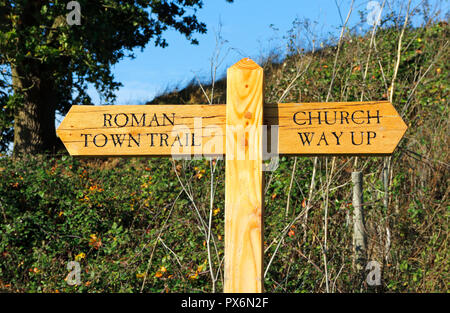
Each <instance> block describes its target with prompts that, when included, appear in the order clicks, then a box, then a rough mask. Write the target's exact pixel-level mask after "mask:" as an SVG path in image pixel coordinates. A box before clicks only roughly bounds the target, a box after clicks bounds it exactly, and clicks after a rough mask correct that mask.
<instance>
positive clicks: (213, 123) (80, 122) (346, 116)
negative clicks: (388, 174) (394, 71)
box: [57, 101, 407, 156]
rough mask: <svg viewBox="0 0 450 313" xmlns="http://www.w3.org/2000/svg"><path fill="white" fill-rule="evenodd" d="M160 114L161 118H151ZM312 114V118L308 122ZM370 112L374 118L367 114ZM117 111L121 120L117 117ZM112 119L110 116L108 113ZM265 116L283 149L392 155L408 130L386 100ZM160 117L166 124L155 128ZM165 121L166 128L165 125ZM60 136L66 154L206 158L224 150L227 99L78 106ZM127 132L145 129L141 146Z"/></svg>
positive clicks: (299, 107) (288, 107)
mask: <svg viewBox="0 0 450 313" xmlns="http://www.w3.org/2000/svg"><path fill="white" fill-rule="evenodd" d="M368 112H369V113H368ZM144 113H145V114H146V124H147V125H146V126H144V127H142V126H139V125H137V124H138V123H137V122H138V121H141V120H140V119H141V118H142V114H144ZM164 113H165V114H168V117H172V116H173V115H172V114H175V117H174V124H175V126H176V127H179V128H180V131H174V125H171V124H170V123H168V121H167V119H165V118H164V116H163V114H164ZM105 114H110V115H111V126H110V125H109V124H107V126H108V127H105ZM123 114H125V115H127V116H128V118H129V121H128V124H127V125H126V126H125V127H120V126H122V125H123V124H124V122H125V121H126V118H125V115H123ZM133 114H134V117H133ZM155 114H156V120H153V121H152V119H153V118H154V116H155ZM309 114H311V118H312V119H311V123H310V120H309ZM319 114H320V118H321V121H320V124H319V120H318V117H319ZM367 114H369V116H371V117H372V118H370V119H368V118H367ZM116 116H117V122H118V124H115V123H114V118H115V117H116ZM352 116H353V119H352ZM373 116H376V117H377V118H373ZM107 117H108V118H109V115H108V116H107ZM200 117H201V123H199V122H198V121H197V122H195V118H200ZM294 117H295V120H294ZM263 121H264V124H265V125H269V126H272V125H279V128H278V144H277V149H278V153H279V154H281V155H340V154H342V155H387V154H391V153H392V152H393V151H394V149H395V147H396V146H397V145H398V143H399V141H400V139H401V138H402V136H403V135H404V133H405V131H406V129H407V126H406V124H405V123H404V122H403V120H402V118H401V117H400V116H399V114H398V113H397V111H396V110H395V108H394V107H393V106H392V104H391V103H390V102H389V101H369V102H329V103H280V104H275V105H269V104H267V105H264V119H263ZM156 122H158V123H159V124H160V125H161V126H157V123H156ZM164 122H166V125H165V126H164V125H162V124H163V123H164ZM368 122H370V124H369V123H368ZM150 124H151V126H150ZM299 124H301V125H299ZM310 124H311V125H310ZM141 125H142V123H141ZM172 131H174V133H172ZM187 132H189V133H190V134H191V135H190V136H191V137H190V138H189V139H190V140H188V141H189V142H188V145H187V146H186V137H185V135H184V136H183V134H186V133H187ZM352 132H353V133H352ZM361 132H362V133H361ZM148 133H162V134H167V135H168V138H167V145H166V141H163V142H162V145H161V139H164V138H165V135H164V137H163V138H161V136H159V135H153V137H154V138H153V139H154V142H153V146H152V145H151V139H152V138H151V135H146V134H148ZM299 133H301V134H299ZM313 133H314V134H313ZM333 133H334V134H333ZM57 134H58V136H59V137H60V138H61V140H62V141H63V142H64V144H65V146H66V148H67V150H68V151H69V153H70V154H71V155H78V156H90V155H99V156H121V155H150V156H151V155H153V156H158V155H192V154H198V153H200V154H203V155H205V156H207V155H224V154H225V149H226V148H225V134H226V106H225V105H224V104H218V105H212V106H211V105H124V106H122V105H120V106H119V105H117V106H73V107H72V108H71V110H70V111H69V113H68V114H67V116H66V118H65V119H64V120H63V122H62V123H61V125H60V126H59V128H58V130H57ZM82 134H92V136H89V138H88V140H90V141H89V142H88V145H87V146H86V142H85V139H86V137H84V136H82ZM95 134H105V135H106V136H107V138H108V142H107V143H106V144H105V146H104V147H101V146H102V145H103V140H102V139H104V137H103V136H101V135H99V136H98V137H97V139H96V143H97V145H98V146H96V145H95V144H94V142H93V136H94V135H95ZM128 134H131V135H132V136H134V137H136V136H137V135H138V134H141V136H140V140H141V144H140V145H139V146H137V145H136V144H135V142H134V141H132V140H131V142H130V143H129V142H128V141H129V139H130V138H129V136H128ZM176 134H180V135H181V136H180V137H181V139H183V140H180V142H176V141H175V140H174V139H175V138H176ZM192 134H194V139H195V144H196V145H200V148H199V147H194V146H192ZM118 135H122V136H123V137H122V138H124V137H126V138H125V140H126V144H123V145H122V146H120V145H118V144H117V140H116V144H115V142H114V140H113V139H117V138H111V136H118ZM306 136H308V138H306ZM374 136H375V138H373V137H374ZM369 137H370V138H369ZM302 139H303V140H302ZM306 139H311V142H310V143H308V142H307V141H306ZM174 143H175V144H174ZM180 143H181V144H182V145H183V146H182V147H180ZM172 144H174V146H173V147H172ZM173 148H174V149H173Z"/></svg>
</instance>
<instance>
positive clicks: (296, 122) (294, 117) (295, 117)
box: [293, 111, 306, 125]
mask: <svg viewBox="0 0 450 313" xmlns="http://www.w3.org/2000/svg"><path fill="white" fill-rule="evenodd" d="M299 113H303V114H305V116H306V113H305V112H303V111H299V112H295V114H294V116H293V120H294V123H295V124H297V125H305V124H306V122H303V123H299V122H298V121H297V114H299Z"/></svg>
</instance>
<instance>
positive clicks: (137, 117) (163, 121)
mask: <svg viewBox="0 0 450 313" xmlns="http://www.w3.org/2000/svg"><path fill="white" fill-rule="evenodd" d="M147 121H149V123H148V124H147ZM169 125H172V126H174V125H175V113H162V114H161V115H159V116H158V114H156V113H153V114H152V115H151V118H150V116H147V114H146V113H128V114H127V113H117V114H114V115H113V114H109V113H105V114H103V127H127V126H129V127H130V126H131V127H158V126H169Z"/></svg>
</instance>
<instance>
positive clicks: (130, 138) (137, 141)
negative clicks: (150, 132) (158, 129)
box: [128, 134, 141, 148]
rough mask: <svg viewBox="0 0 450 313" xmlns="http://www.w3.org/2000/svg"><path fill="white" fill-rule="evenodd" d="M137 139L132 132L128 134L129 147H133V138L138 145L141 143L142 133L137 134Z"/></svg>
mask: <svg viewBox="0 0 450 313" xmlns="http://www.w3.org/2000/svg"><path fill="white" fill-rule="evenodd" d="M137 138H138V139H137V140H136V139H135V138H134V137H133V135H131V134H128V147H129V148H131V147H132V145H131V140H133V141H134V144H135V145H136V146H138V147H139V146H140V143H141V134H138V135H137Z"/></svg>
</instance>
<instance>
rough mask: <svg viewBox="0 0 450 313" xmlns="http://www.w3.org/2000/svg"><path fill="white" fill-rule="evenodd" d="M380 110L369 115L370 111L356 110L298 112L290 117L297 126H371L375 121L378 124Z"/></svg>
mask: <svg viewBox="0 0 450 313" xmlns="http://www.w3.org/2000/svg"><path fill="white" fill-rule="evenodd" d="M380 118H381V117H380V110H376V113H375V114H374V113H373V112H372V113H371V112H370V110H367V111H363V110H356V111H353V112H351V113H349V112H347V111H308V112H304V111H298V112H295V113H294V115H293V116H292V119H293V121H294V123H295V124H297V125H322V124H324V123H325V124H327V125H336V124H341V125H344V124H355V125H361V124H371V121H372V123H373V122H374V121H373V120H376V122H375V123H376V124H380Z"/></svg>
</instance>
